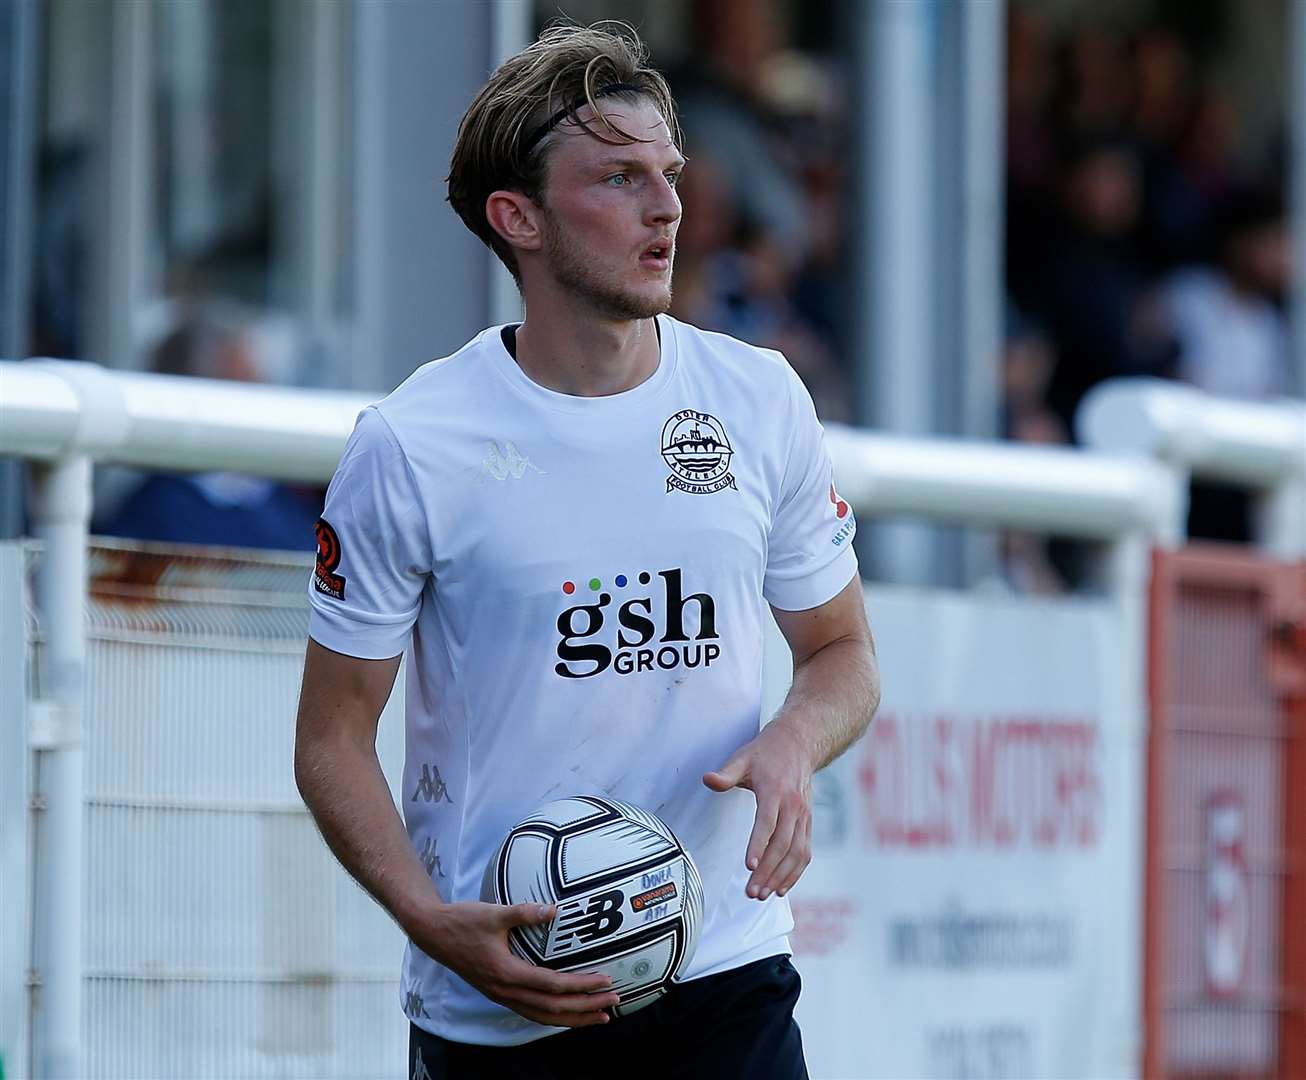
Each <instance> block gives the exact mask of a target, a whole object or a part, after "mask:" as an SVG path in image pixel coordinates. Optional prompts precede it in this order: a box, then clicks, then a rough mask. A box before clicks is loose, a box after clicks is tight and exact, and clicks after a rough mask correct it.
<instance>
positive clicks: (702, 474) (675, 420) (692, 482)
mask: <svg viewBox="0 0 1306 1080" xmlns="http://www.w3.org/2000/svg"><path fill="white" fill-rule="evenodd" d="M734 454H735V452H734V449H733V448H732V447H731V446H730V440H729V439H728V438H727V437H726V429H725V427H724V426H723V425H722V423H721V421H720V420H718V419H717V418H716V417H715V416H710V415H709V414H708V413H701V412H695V411H694V410H693V409H681V410H680V412H678V413H676V414H675V415H674V416H672V417H671V418H670V419H669V420H668V421H667V422H666V423H665V424H664V425H663V427H662V460H663V461H665V462H666V463H667V468H669V469H670V470H671V472H672V475H671V476H668V477H667V492H668V493H670V492H672V491H685V492H688V493H689V494H691V495H710V494H711V493H712V492H714V491H721V490H722V489H723V488H728V487H729V488H734V487H735V478H734V477H733V476H731V475H730V459H731V458H732V457H734ZM735 490H736V491H738V490H739V489H738V488H735Z"/></svg>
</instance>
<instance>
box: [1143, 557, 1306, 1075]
mask: <svg viewBox="0 0 1306 1080" xmlns="http://www.w3.org/2000/svg"><path fill="white" fill-rule="evenodd" d="M1149 661H1150V663H1149V693H1150V701H1151V720H1150V726H1149V734H1148V798H1147V804H1148V827H1147V869H1146V877H1145V881H1146V911H1145V913H1144V932H1145V935H1146V944H1145V964H1144V987H1143V1009H1144V1017H1143V1020H1144V1031H1145V1041H1144V1047H1145V1049H1144V1063H1143V1072H1144V1076H1146V1077H1148V1078H1149V1080H1151V1078H1156V1080H1162V1078H1166V1080H1171V1078H1173V1080H1179V1078H1190V1077H1192V1078H1195V1077H1208V1078H1209V1077H1214V1076H1221V1077H1242V1078H1248V1080H1250V1078H1257V1080H1260V1078H1269V1077H1285V1078H1289V1077H1291V1078H1300V1077H1302V1076H1306V564H1302V565H1295V566H1294V565H1285V564H1282V563H1274V562H1271V561H1269V560H1267V559H1263V558H1260V557H1257V556H1255V555H1253V554H1250V553H1247V552H1245V551H1243V550H1241V549H1229V548H1220V547H1213V546H1198V545H1194V546H1192V547H1190V548H1188V549H1187V550H1185V551H1182V552H1176V553H1164V552H1160V553H1157V554H1156V556H1155V557H1154V559H1153V573H1152V595H1151V630H1150V657H1149Z"/></svg>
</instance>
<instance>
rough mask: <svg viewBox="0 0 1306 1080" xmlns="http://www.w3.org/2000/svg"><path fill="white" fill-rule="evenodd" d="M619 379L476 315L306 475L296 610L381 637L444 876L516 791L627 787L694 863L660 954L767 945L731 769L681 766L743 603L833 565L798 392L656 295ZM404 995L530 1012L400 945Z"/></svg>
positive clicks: (472, 875)
mask: <svg viewBox="0 0 1306 1080" xmlns="http://www.w3.org/2000/svg"><path fill="white" fill-rule="evenodd" d="M658 327H659V330H660V336H661V359H660V362H659V366H658V368H657V371H656V372H655V373H654V374H653V375H652V376H651V377H650V378H648V379H647V380H645V381H644V382H643V383H641V384H640V385H639V386H637V387H635V388H634V389H632V390H628V391H626V392H625V393H621V394H614V395H611V396H608V397H574V396H570V395H567V394H560V393H556V392H554V391H551V390H548V389H546V388H544V387H542V386H540V385H538V384H536V383H534V382H532V381H531V380H530V379H529V378H527V377H526V376H525V375H524V374H523V372H522V371H521V369H520V368H519V367H518V366H517V364H516V362H515V361H514V360H513V358H512V356H511V354H510V353H509V352H508V349H507V347H506V346H505V344H504V341H503V335H502V330H503V328H502V327H492V328H490V329H488V330H486V331H484V332H483V333H481V334H480V335H478V336H477V337H476V338H474V339H473V340H472V341H471V342H469V343H468V344H467V345H466V346H464V347H463V348H462V349H460V350H459V351H458V352H456V353H454V354H453V355H452V356H450V357H447V358H445V359H442V360H437V361H433V362H432V363H429V364H426V365H424V366H423V367H421V368H419V369H418V370H417V371H416V372H414V373H413V375H412V376H411V377H410V378H409V379H407V380H406V381H405V382H404V383H403V385H402V386H400V387H399V388H398V389H397V390H395V391H394V393H392V394H391V395H390V396H389V397H387V398H385V399H384V400H383V401H381V402H379V403H378V404H376V405H374V406H370V407H369V408H367V409H365V410H364V411H363V413H362V414H361V415H360V416H359V419H358V423H357V426H356V427H355V429H354V432H353V435H352V436H351V437H350V439H349V443H348V446H347V447H346V449H345V453H344V456H343V458H342V459H341V461H340V465H339V468H338V469H337V471H336V474H335V477H334V479H333V480H332V481H331V486H330V488H329V490H328V492H327V498H326V507H325V509H324V511H323V515H322V521H321V522H320V523H319V525H318V541H319V545H318V546H319V551H318V565H317V568H316V571H315V573H314V576H313V579H312V580H311V582H310V586H309V593H310V597H311V600H312V615H311V622H310V628H309V632H310V634H311V636H312V637H313V638H314V639H315V640H316V641H318V642H319V643H320V644H322V645H324V646H326V647H327V648H328V649H333V650H335V651H336V652H340V653H346V654H348V655H351V656H357V657H363V658H368V659H383V658H386V657H392V656H396V655H398V654H400V653H403V652H405V651H406V652H407V665H406V671H407V682H406V695H407V696H406V708H407V759H406V763H405V766H404V776H403V786H402V793H403V811H404V815H405V819H406V822H407V827H408V833H409V836H410V837H411V839H412V843H413V847H414V849H415V851H416V852H417V854H418V855H419V857H420V858H421V859H422V861H423V863H424V864H425V866H426V867H427V870H428V872H429V873H430V874H431V877H432V880H433V881H434V883H435V885H436V887H437V888H438V890H439V892H440V895H441V896H442V897H443V898H444V899H445V900H446V901H464V900H476V899H478V898H479V896H480V889H481V881H482V877H483V875H484V873H485V868H486V864H487V861H488V860H489V859H490V858H491V857H492V856H493V855H494V853H495V851H496V849H497V848H498V845H499V844H500V843H501V842H502V840H503V838H504V836H505V835H506V834H507V831H508V829H509V828H510V827H511V826H512V825H513V824H514V823H516V822H517V821H518V820H520V819H521V818H522V817H524V816H525V815H526V814H528V813H529V812H530V811H531V810H533V809H534V808H535V807H537V806H539V805H540V804H542V803H545V802H548V801H549V800H552V799H559V798H564V797H566V796H570V795H584V794H595V795H608V796H611V797H613V798H617V799H621V800H623V801H625V802H629V803H634V804H635V805H637V806H640V807H643V808H645V809H647V810H651V811H653V812H654V813H655V814H657V815H658V816H660V817H661V818H662V819H663V820H664V821H666V822H667V824H668V825H670V826H671V828H672V829H673V830H674V832H675V833H676V835H677V836H678V837H679V839H680V841H681V843H682V844H684V846H685V847H686V848H687V849H688V850H689V852H690V853H691V854H692V855H693V857H694V859H695V861H696V862H697V864H698V867H699V870H700V872H701V874H702V879H703V889H704V914H703V925H702V928H701V931H700V935H699V941H698V948H697V951H696V952H695V954H694V957H693V961H692V963H691V965H690V967H689V968H688V970H687V971H686V973H685V976H684V977H685V978H691V979H692V978H697V977H701V976H704V975H709V974H713V973H716V972H720V971H724V970H727V969H730V968H733V967H737V966H739V965H741V964H745V963H748V962H750V961H752V960H756V959H761V958H763V957H766V956H770V955H774V954H777V953H784V952H787V951H788V942H787V939H786V934H787V933H788V932H789V930H790V929H792V926H793V922H792V918H791V916H790V912H789V905H788V901H787V900H786V899H784V898H778V897H775V896H772V897H770V898H769V899H767V900H765V901H761V902H759V901H757V900H752V899H749V898H748V896H747V895H746V894H745V892H744V888H745V885H746V883H747V881H748V877H749V871H748V869H747V867H746V866H745V865H744V856H745V849H746V847H747V844H748V838H749V834H750V832H751V830H752V825H753V814H754V809H755V802H754V798H753V795H752V793H751V792H748V791H743V790H734V791H730V792H728V793H726V794H717V793H714V792H712V791H710V790H708V789H707V788H706V787H705V786H704V785H703V782H702V776H703V774H704V773H705V772H709V771H711V770H714V769H719V768H720V767H721V766H722V765H724V764H725V762H726V761H727V760H728V759H729V758H730V756H731V755H732V754H733V753H734V752H735V751H736V750H737V749H739V747H741V746H742V745H744V744H745V743H747V742H748V741H749V740H750V739H752V738H753V737H754V736H756V734H757V732H758V730H759V727H760V723H761V719H762V717H761V715H760V710H761V672H762V634H763V619H764V618H765V616H766V603H767V602H769V603H771V604H772V605H774V606H775V607H777V608H782V609H785V610H802V609H806V608H811V607H816V606H817V605H819V604H823V603H825V602H826V601H827V600H830V599H831V598H833V597H834V596H835V595H837V594H838V593H839V592H840V591H841V590H842V589H843V587H844V586H845V585H847V584H848V582H849V581H850V580H852V578H853V577H854V575H855V574H856V572H857V562H856V557H855V556H854V554H853V549H852V537H853V533H854V530H855V528H856V526H855V522H854V519H853V514H852V511H851V510H850V509H849V507H848V505H847V503H845V502H844V501H843V500H842V499H840V498H839V497H838V494H837V493H836V492H835V489H834V484H833V480H832V476H831V467H830V460H829V456H828V454H827V452H826V449H825V445H824V438H823V433H822V430H821V427H820V424H819V423H818V421H817V418H816V414H815V411H814V409H813V407H812V402H811V398H810V397H809V395H808V394H807V391H806V389H805V388H804V387H803V385H802V383H801V382H800V381H799V379H798V377H797V375H795V374H794V372H793V370H792V369H791V368H790V367H789V365H788V363H786V361H785V359H784V358H783V357H782V356H781V355H780V354H779V353H775V352H770V351H767V350H763V349H758V348H754V347H753V346H750V345H746V344H743V343H742V342H739V341H736V340H734V339H733V338H730V337H726V336H724V335H721V334H713V333H707V332H704V331H701V330H697V329H695V328H694V327H691V326H688V325H686V324H684V323H681V322H677V321H676V320H674V319H672V318H670V317H667V316H660V317H659V318H658ZM402 980H403V981H402V986H401V997H402V1001H403V1006H404V1009H405V1011H406V1013H407V1014H408V1016H409V1017H410V1019H411V1020H412V1021H413V1022H414V1023H415V1024H417V1025H418V1026H420V1027H422V1028H425V1029H426V1030H428V1031H431V1032H433V1033H435V1034H437V1035H441V1036H443V1037H445V1038H448V1039H453V1040H456V1041H459V1042H470V1043H482V1044H502V1045H507V1044H512V1043H521V1042H526V1041H528V1040H531V1039H535V1038H539V1037H541V1036H543V1035H547V1034H550V1033H551V1032H553V1031H555V1030H560V1029H554V1028H548V1027H542V1026H540V1025H537V1024H533V1023H530V1022H529V1021H526V1020H524V1019H522V1018H521V1017H519V1016H517V1015H516V1014H515V1013H512V1012H511V1011H509V1010H507V1009H504V1008H503V1007H501V1006H499V1005H496V1004H494V1003H492V1002H490V1001H489V1000H488V999H487V998H485V997H484V996H482V995H481V994H480V993H479V992H477V991H476V990H474V989H473V988H472V987H471V986H470V985H468V984H467V983H466V982H465V981H463V980H462V979H461V978H459V977H458V976H456V975H455V974H453V973H452V972H450V971H449V970H447V969H446V968H444V967H442V966H440V965H439V964H436V963H435V962H433V961H432V960H431V959H430V958H429V957H428V956H426V955H425V954H424V953H422V952H421V951H420V950H418V949H416V948H414V947H413V946H412V944H411V943H410V944H409V946H408V949H407V951H406V954H405V957H404V965H403V976H402Z"/></svg>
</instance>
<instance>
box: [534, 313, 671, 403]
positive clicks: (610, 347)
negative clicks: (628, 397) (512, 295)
mask: <svg viewBox="0 0 1306 1080" xmlns="http://www.w3.org/2000/svg"><path fill="white" fill-rule="evenodd" d="M559 316H563V317H559ZM660 354H661V350H660V348H659V345H658V331H657V324H656V322H655V320H653V319H605V318H599V317H597V316H595V315H593V314H588V315H582V314H579V313H576V312H574V311H573V312H566V313H565V316H564V313H563V310H562V309H560V308H557V307H550V308H544V307H543V306H536V307H535V308H531V307H529V306H528V307H527V311H526V321H525V322H524V323H522V325H521V326H520V327H518V328H517V365H518V366H519V367H520V368H521V369H522V371H523V372H524V373H525V375H526V377H527V378H529V379H530V380H531V381H532V382H536V383H539V384H540V385H541V386H544V387H547V388H548V389H550V390H556V391H557V392H558V393H560V394H571V395H573V396H575V397H607V396H608V395H610V394H620V393H622V392H623V391H626V390H633V389H634V388H635V387H636V386H638V385H639V384H640V383H642V382H644V381H645V380H646V379H648V378H650V377H651V376H652V374H653V373H654V372H655V371H657V368H658V359H659V356H660Z"/></svg>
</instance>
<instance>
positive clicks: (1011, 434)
mask: <svg viewBox="0 0 1306 1080" xmlns="http://www.w3.org/2000/svg"><path fill="white" fill-rule="evenodd" d="M1055 368H1056V353H1055V351H1054V350H1053V348H1052V343H1051V342H1050V341H1049V340H1048V339H1047V337H1046V335H1045V334H1044V333H1043V332H1042V331H1041V330H1040V329H1039V327H1037V326H1036V325H1035V324H1033V323H1032V322H1030V321H1029V320H1027V319H1026V318H1024V317H1023V316H1022V315H1021V314H1020V313H1019V312H1018V311H1016V309H1015V308H1014V307H1011V308H1009V309H1008V312H1007V330H1006V342H1005V344H1004V346H1003V354H1002V387H1003V401H1004V415H1003V424H1002V427H1003V433H1004V435H1005V436H1006V437H1007V438H1008V439H1011V440H1012V441H1013V442H1021V443H1029V444H1031V445H1037V446H1059V445H1063V444H1064V443H1066V442H1067V436H1066V428H1065V425H1064V424H1063V423H1062V422H1061V419H1060V418H1059V417H1058V416H1057V415H1056V414H1055V413H1053V412H1052V410H1051V409H1049V408H1048V406H1047V402H1046V400H1045V394H1046V391H1047V387H1048V383H1049V381H1050V380H1051V378H1052V372H1053V371H1054V370H1055ZM1000 551H1001V556H1002V565H1003V575H1004V576H1005V578H1006V579H1007V581H1008V582H1009V583H1010V584H1011V586H1012V587H1013V588H1015V589H1017V590H1018V591H1020V592H1037V593H1060V592H1064V591H1065V590H1066V588H1067V578H1066V574H1065V568H1064V567H1062V566H1058V564H1057V562H1056V561H1055V560H1054V555H1061V556H1064V555H1065V554H1066V549H1065V547H1064V545H1063V546H1061V547H1053V546H1051V545H1050V544H1049V542H1048V540H1047V538H1046V537H1043V536H1039V535H1037V534H1036V533H1029V532H1019V531H1009V532H1004V533H1003V534H1002V536H1001V543H1000ZM1062 561H1063V562H1064V558H1063V559H1062Z"/></svg>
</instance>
